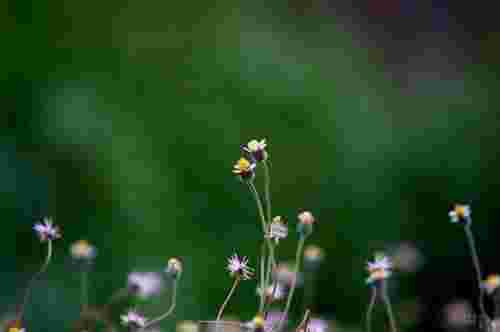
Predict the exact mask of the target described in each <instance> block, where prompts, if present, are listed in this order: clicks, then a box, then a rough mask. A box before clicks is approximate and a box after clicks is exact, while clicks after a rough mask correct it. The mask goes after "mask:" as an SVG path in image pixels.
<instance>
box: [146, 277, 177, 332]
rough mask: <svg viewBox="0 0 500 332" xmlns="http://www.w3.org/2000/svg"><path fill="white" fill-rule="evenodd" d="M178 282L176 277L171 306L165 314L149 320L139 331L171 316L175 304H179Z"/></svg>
mask: <svg viewBox="0 0 500 332" xmlns="http://www.w3.org/2000/svg"><path fill="white" fill-rule="evenodd" d="M177 284H178V281H177V279H174V281H173V285H172V302H171V303H170V307H169V308H168V310H167V311H166V312H165V313H164V314H162V315H160V316H158V317H156V318H154V319H151V320H149V321H148V322H147V323H146V324H145V325H144V326H143V327H142V328H141V329H140V330H139V331H142V330H144V329H146V328H148V327H150V326H152V325H154V324H156V323H158V322H160V321H162V320H164V319H165V318H167V317H168V316H170V315H171V314H172V313H173V312H174V309H175V306H176V305H177Z"/></svg>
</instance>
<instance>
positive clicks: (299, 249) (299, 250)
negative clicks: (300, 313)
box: [271, 236, 306, 331]
mask: <svg viewBox="0 0 500 332" xmlns="http://www.w3.org/2000/svg"><path fill="white" fill-rule="evenodd" d="M305 240H306V238H305V237H304V236H301V237H300V239H299V244H298V245H297V253H296V254H295V271H294V278H293V280H292V286H291V287H290V292H289V293H288V298H287V300H286V305H285V310H284V311H283V314H282V315H281V317H280V320H279V322H278V326H277V329H276V331H280V330H281V328H282V327H283V324H284V322H285V317H286V316H287V315H288V311H290V305H291V304H292V299H293V294H294V292H295V289H296V288H297V276H298V274H299V269H300V261H301V257H302V249H303V248H304V243H305ZM274 328H275V326H273V328H272V329H271V331H274Z"/></svg>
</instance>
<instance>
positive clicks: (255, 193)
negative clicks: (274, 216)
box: [247, 181, 276, 267]
mask: <svg viewBox="0 0 500 332" xmlns="http://www.w3.org/2000/svg"><path fill="white" fill-rule="evenodd" d="M247 183H248V188H249V189H250V192H251V193H252V195H253V197H254V199H255V202H256V203H257V210H258V211H259V216H260V221H261V225H262V232H263V233H264V236H265V235H266V234H267V222H266V217H265V215H264V208H263V206H262V201H261V199H260V195H259V192H258V191H257V189H256V188H255V185H254V184H253V181H248V182H247ZM265 240H266V243H267V247H268V248H269V256H270V257H271V260H272V262H273V267H275V266H276V259H275V257H274V246H273V244H272V242H271V239H270V238H268V237H267V236H265Z"/></svg>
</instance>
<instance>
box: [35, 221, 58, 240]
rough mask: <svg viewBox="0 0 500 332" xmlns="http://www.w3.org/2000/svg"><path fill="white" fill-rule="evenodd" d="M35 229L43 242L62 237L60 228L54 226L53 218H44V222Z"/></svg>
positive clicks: (37, 224)
mask: <svg viewBox="0 0 500 332" xmlns="http://www.w3.org/2000/svg"><path fill="white" fill-rule="evenodd" d="M33 229H34V230H35V232H36V233H37V235H38V237H39V238H40V241H41V242H46V241H52V240H55V239H59V238H60V237H61V233H60V232H59V228H58V227H57V226H55V225H54V223H53V221H52V219H51V218H43V221H42V222H41V223H36V224H35V226H33Z"/></svg>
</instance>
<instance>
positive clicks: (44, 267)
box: [17, 240, 52, 322]
mask: <svg viewBox="0 0 500 332" xmlns="http://www.w3.org/2000/svg"><path fill="white" fill-rule="evenodd" d="M51 259H52V240H48V241H47V256H46V257H45V261H44V263H43V265H42V267H41V268H40V270H38V272H37V273H35V275H34V276H33V277H32V278H31V280H30V281H29V283H28V287H27V288H26V293H25V294H24V299H23V302H21V304H20V306H19V309H18V313H17V321H18V322H21V320H22V318H23V314H24V310H25V309H26V305H27V303H28V299H29V297H30V295H31V291H32V289H33V285H34V284H35V281H36V280H37V279H38V278H39V277H40V276H41V275H42V274H43V273H44V272H45V271H46V270H47V267H48V266H49V264H50V260H51Z"/></svg>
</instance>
